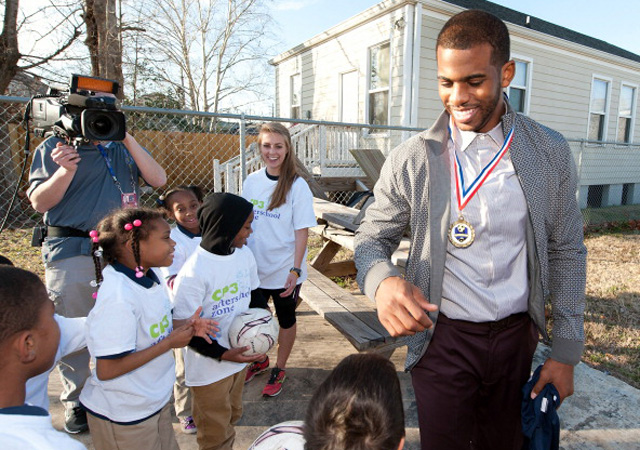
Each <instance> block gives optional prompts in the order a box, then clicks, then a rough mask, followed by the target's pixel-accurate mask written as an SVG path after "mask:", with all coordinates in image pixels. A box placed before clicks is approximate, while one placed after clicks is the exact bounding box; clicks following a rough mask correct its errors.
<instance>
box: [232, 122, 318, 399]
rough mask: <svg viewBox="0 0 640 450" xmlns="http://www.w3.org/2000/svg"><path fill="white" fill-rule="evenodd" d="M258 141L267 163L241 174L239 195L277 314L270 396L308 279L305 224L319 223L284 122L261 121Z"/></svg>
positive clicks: (262, 364) (278, 386) (265, 291)
mask: <svg viewBox="0 0 640 450" xmlns="http://www.w3.org/2000/svg"><path fill="white" fill-rule="evenodd" d="M258 146H259V147H260V155H261V156H262V161H263V162H264V164H265V168H264V169H262V170H259V171H257V172H254V173H252V174H251V175H249V176H248V177H247V179H246V180H245V182H244V184H243V187H242V196H243V197H244V198H246V199H247V200H249V201H250V202H251V203H253V205H254V212H255V221H254V225H253V227H254V230H255V232H254V234H253V236H252V237H251V239H249V243H248V245H249V248H250V249H251V251H252V252H253V254H254V256H255V257H256V261H258V275H259V276H260V291H261V292H262V296H263V297H265V299H266V300H269V298H271V299H273V306H274V307H275V310H276V315H277V316H278V323H279V324H280V332H279V334H278V356H277V360H276V365H275V367H273V369H271V376H270V377H269V381H268V382H267V384H266V386H265V387H264V389H263V390H262V395H263V396H265V397H274V396H276V395H278V394H279V393H280V391H281V390H282V385H283V383H284V381H285V379H286V376H285V367H286V364H287V360H288V359H289V355H290V354H291V350H292V348H293V344H294V342H295V339H296V306H297V304H298V294H299V292H300V286H301V285H302V282H303V281H304V280H306V279H307V263H306V256H307V240H308V237H309V227H313V226H315V225H317V222H316V216H315V213H314V211H313V195H312V194H311V189H309V186H308V185H307V182H306V181H304V180H303V179H302V177H300V174H299V173H298V171H297V169H296V162H295V154H294V153H293V150H292V148H291V135H290V134H289V130H287V128H285V127H284V126H283V125H282V124H279V123H275V122H271V123H265V124H263V125H262V127H261V128H260V134H259V135H258ZM268 368H269V359H268V358H265V360H264V361H257V362H255V363H254V364H251V366H249V369H248V370H247V379H246V382H247V383H248V382H249V381H251V380H252V379H253V377H254V376H255V375H258V374H260V373H262V372H265V371H266V370H268Z"/></svg>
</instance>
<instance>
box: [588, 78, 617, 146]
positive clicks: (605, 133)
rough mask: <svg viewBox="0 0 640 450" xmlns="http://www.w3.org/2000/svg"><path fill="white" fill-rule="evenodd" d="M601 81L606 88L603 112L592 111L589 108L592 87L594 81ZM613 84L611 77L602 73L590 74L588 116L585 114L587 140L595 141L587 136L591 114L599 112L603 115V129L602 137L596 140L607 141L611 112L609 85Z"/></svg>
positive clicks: (591, 99) (591, 101) (591, 100)
mask: <svg viewBox="0 0 640 450" xmlns="http://www.w3.org/2000/svg"><path fill="white" fill-rule="evenodd" d="M596 80H598V81H603V82H605V83H607V90H606V96H607V97H606V99H605V105H604V112H603V113H601V112H600V111H597V112H594V111H592V109H591V104H592V103H593V87H594V85H595V81H596ZM612 84H613V79H612V78H611V77H607V76H604V75H598V74H592V76H591V85H590V89H589V112H588V116H587V141H591V142H596V141H593V140H592V139H590V138H589V129H590V128H591V116H592V115H593V114H600V115H603V116H604V121H603V123H604V126H603V130H602V138H601V139H598V140H597V141H598V142H606V141H607V136H608V134H609V116H610V113H611V85H612Z"/></svg>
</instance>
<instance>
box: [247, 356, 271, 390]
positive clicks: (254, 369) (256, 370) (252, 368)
mask: <svg viewBox="0 0 640 450" xmlns="http://www.w3.org/2000/svg"><path fill="white" fill-rule="evenodd" d="M267 370H269V357H268V356H267V357H266V358H265V359H264V361H256V362H253V363H251V364H250V365H249V368H248V369H247V376H246V377H245V379H244V382H245V384H247V383H248V382H249V381H251V380H253V377H255V376H256V375H260V374H261V373H264V372H266V371H267Z"/></svg>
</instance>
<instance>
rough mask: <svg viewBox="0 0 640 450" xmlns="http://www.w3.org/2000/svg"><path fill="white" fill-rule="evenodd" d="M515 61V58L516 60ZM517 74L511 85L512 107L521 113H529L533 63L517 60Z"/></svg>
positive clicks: (509, 92)
mask: <svg viewBox="0 0 640 450" xmlns="http://www.w3.org/2000/svg"><path fill="white" fill-rule="evenodd" d="M514 59H515V58H514ZM515 63H516V74H515V76H514V77H513V80H512V81H511V84H510V85H509V91H508V92H507V95H508V96H509V103H510V104H511V107H512V108H513V109H514V110H515V111H516V112H519V113H522V114H528V113H529V91H530V88H529V86H530V84H531V82H530V79H531V76H530V75H531V74H530V72H531V62H530V61H522V60H519V59H515Z"/></svg>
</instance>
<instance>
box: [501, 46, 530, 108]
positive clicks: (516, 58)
mask: <svg viewBox="0 0 640 450" xmlns="http://www.w3.org/2000/svg"><path fill="white" fill-rule="evenodd" d="M511 59H512V60H513V61H514V62H521V63H524V64H526V65H527V76H526V79H525V83H526V86H517V85H514V84H513V81H512V82H511V83H510V84H509V87H508V88H507V97H509V98H511V88H512V87H514V88H516V89H523V90H524V110H523V111H522V114H524V115H525V116H528V115H529V111H530V106H531V90H532V84H531V83H532V80H533V77H532V73H533V58H530V57H527V56H522V55H517V54H512V55H511ZM511 106H513V105H511Z"/></svg>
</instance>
